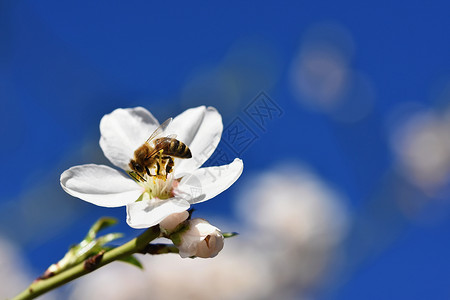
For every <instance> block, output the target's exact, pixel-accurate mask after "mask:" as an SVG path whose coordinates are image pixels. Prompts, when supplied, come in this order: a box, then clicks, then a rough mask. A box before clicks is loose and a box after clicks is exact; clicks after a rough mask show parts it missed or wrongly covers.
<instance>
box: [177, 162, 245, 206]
mask: <svg viewBox="0 0 450 300" xmlns="http://www.w3.org/2000/svg"><path fill="white" fill-rule="evenodd" d="M243 169H244V164H243V163H242V160H240V159H239V158H236V159H234V161H233V162H232V163H231V164H229V165H224V166H220V167H208V168H201V169H198V170H196V171H195V172H193V173H192V174H189V175H186V176H184V177H183V178H182V179H181V181H180V184H179V185H178V188H177V191H176V193H177V196H178V197H181V196H184V199H186V200H187V201H188V202H189V203H191V204H194V203H199V202H203V201H206V200H209V199H211V198H213V197H215V196H217V195H218V194H220V193H222V192H223V191H225V190H226V189H227V188H229V187H230V186H231V185H232V184H233V183H234V182H235V181H236V180H237V179H238V178H239V176H241V173H242V170H243Z"/></svg>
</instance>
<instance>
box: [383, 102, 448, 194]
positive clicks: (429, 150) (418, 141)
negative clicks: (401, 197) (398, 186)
mask: <svg viewBox="0 0 450 300" xmlns="http://www.w3.org/2000/svg"><path fill="white" fill-rule="evenodd" d="M391 145H392V148H393V150H394V152H395V154H396V155H397V159H398V164H399V167H400V170H401V171H402V173H403V174H404V175H405V176H406V177H407V178H408V179H409V180H410V181H411V182H412V183H414V184H415V185H416V186H418V187H419V188H422V189H423V190H424V191H425V192H429V193H433V192H436V191H439V190H440V189H441V188H442V187H444V186H445V185H447V184H448V183H449V179H450V110H444V111H441V112H439V113H438V112H433V111H425V110H422V111H420V112H416V113H415V114H410V115H409V116H408V117H406V118H404V119H403V120H402V122H401V123H400V124H399V125H398V126H397V128H395V130H393V133H392V135H391Z"/></svg>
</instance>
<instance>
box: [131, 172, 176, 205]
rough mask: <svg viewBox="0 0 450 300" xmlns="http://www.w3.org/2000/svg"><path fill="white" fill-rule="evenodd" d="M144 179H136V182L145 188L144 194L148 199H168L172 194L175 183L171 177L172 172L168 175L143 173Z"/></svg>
mask: <svg viewBox="0 0 450 300" xmlns="http://www.w3.org/2000/svg"><path fill="white" fill-rule="evenodd" d="M144 179H145V181H138V182H137V183H138V184H139V185H140V186H142V187H143V188H144V189H145V192H144V193H145V194H147V195H148V197H149V198H150V199H153V198H156V199H161V200H164V199H169V198H172V197H173V196H174V193H173V189H174V186H175V184H176V182H177V181H176V180H175V179H174V177H173V173H170V174H169V175H167V177H166V176H162V175H152V176H148V175H145V177H144Z"/></svg>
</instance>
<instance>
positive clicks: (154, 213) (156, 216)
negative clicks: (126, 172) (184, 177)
mask: <svg viewBox="0 0 450 300" xmlns="http://www.w3.org/2000/svg"><path fill="white" fill-rule="evenodd" d="M189 206H190V205H189V203H188V202H187V201H185V200H183V199H178V198H170V199H167V200H158V199H143V200H141V201H138V202H133V203H130V204H128V205H127V223H128V225H130V226H131V227H133V228H148V227H151V226H153V225H156V224H158V223H159V222H161V221H162V220H164V219H165V218H166V217H168V216H169V215H171V214H173V213H179V212H182V211H185V210H187V209H188V208H189Z"/></svg>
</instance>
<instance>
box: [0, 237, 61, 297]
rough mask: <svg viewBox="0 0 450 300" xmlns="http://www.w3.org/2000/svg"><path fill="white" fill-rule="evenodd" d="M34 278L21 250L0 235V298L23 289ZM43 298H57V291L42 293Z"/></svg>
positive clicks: (10, 295)
mask: <svg viewBox="0 0 450 300" xmlns="http://www.w3.org/2000/svg"><path fill="white" fill-rule="evenodd" d="M33 280H34V278H33V276H32V272H31V270H30V268H29V266H28V265H27V263H26V262H25V261H24V260H23V255H22V252H21V251H20V249H19V248H18V247H16V246H15V245H14V244H12V243H11V242H10V241H8V240H6V239H4V238H3V237H0V282H1V284H0V299H9V298H12V297H13V296H15V295H16V294H18V293H19V292H20V291H22V290H23V289H25V288H26V287H27V286H28V285H29V284H30V283H31V282H32V281H33ZM41 298H42V299H43V300H52V299H57V298H58V291H52V292H51V293H47V294H45V295H42V297H41Z"/></svg>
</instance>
